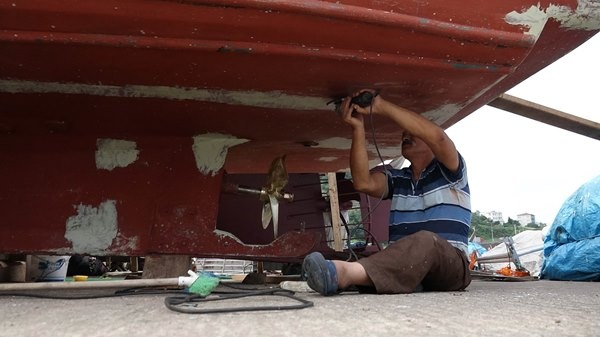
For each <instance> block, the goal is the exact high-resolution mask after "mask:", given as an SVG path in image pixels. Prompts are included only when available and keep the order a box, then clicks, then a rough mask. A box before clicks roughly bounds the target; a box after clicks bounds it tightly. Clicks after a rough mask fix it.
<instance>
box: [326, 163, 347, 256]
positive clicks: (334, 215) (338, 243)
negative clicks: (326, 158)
mask: <svg viewBox="0 0 600 337" xmlns="http://www.w3.org/2000/svg"><path fill="white" fill-rule="evenodd" d="M327 183H328V185H329V208H330V209H331V231H332V233H333V250H335V251H336V252H341V251H342V250H343V248H344V246H343V244H342V226H341V220H340V203H339V200H338V192H337V179H336V177H335V172H329V173H327Z"/></svg>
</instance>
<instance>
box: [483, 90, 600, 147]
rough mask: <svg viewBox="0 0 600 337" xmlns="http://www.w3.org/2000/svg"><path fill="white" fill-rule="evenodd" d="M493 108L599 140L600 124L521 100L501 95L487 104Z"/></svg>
mask: <svg viewBox="0 0 600 337" xmlns="http://www.w3.org/2000/svg"><path fill="white" fill-rule="evenodd" d="M488 105H489V106H493V107H494V108H498V109H502V110H506V111H508V112H512V113H514V114H517V115H520V116H523V117H527V118H531V119H533V120H536V121H538V122H542V123H545V124H549V125H552V126H556V127H559V128H561V129H564V130H567V131H571V132H575V133H578V134H580V135H583V136H587V137H590V138H594V139H597V140H600V123H596V122H593V121H590V120H587V119H585V118H581V117H578V116H574V115H571V114H568V113H565V112H562V111H559V110H556V109H552V108H549V107H546V106H543V105H540V104H537V103H533V102H531V101H527V100H524V99H522V98H518V97H514V96H511V95H508V94H502V95H500V96H499V97H498V98H496V99H495V100H493V101H491V102H490V103H488Z"/></svg>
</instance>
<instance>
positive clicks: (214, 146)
mask: <svg viewBox="0 0 600 337" xmlns="http://www.w3.org/2000/svg"><path fill="white" fill-rule="evenodd" d="M248 141H249V140H248V139H243V138H236V137H233V136H230V135H223V134H220V133H207V134H203V135H198V136H195V137H194V145H192V150H193V151H194V157H195V158H196V166H197V167H198V170H200V172H202V174H206V175H208V174H211V175H213V176H214V175H216V174H217V172H218V171H219V170H220V169H221V168H222V167H223V165H225V158H226V157H227V150H228V149H229V148H230V147H232V146H236V145H239V144H243V143H246V142H248Z"/></svg>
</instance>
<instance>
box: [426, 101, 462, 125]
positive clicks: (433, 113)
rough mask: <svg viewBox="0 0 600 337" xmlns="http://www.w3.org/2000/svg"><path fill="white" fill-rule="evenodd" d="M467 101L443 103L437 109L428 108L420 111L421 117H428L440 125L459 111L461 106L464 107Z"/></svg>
mask: <svg viewBox="0 0 600 337" xmlns="http://www.w3.org/2000/svg"><path fill="white" fill-rule="evenodd" d="M467 104H468V103H465V104H455V103H450V104H444V105H442V106H440V107H438V108H437V109H433V110H429V111H426V112H424V113H422V115H423V117H425V118H427V119H429V120H430V121H432V122H434V123H435V124H437V125H442V124H444V123H446V121H448V119H450V117H453V116H454V115H455V114H456V113H457V112H459V111H460V110H461V109H462V108H463V107H465V106H466V105H467Z"/></svg>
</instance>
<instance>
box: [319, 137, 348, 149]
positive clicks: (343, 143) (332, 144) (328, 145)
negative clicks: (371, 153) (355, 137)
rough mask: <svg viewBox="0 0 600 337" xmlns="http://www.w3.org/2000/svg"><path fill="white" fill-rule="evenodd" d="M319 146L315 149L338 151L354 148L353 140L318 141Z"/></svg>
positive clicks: (335, 138)
mask: <svg viewBox="0 0 600 337" xmlns="http://www.w3.org/2000/svg"><path fill="white" fill-rule="evenodd" d="M317 143H319V145H317V146H315V147H319V148H323V149H336V150H350V147H351V146H352V139H348V138H342V137H333V138H327V139H323V140H319V141H317Z"/></svg>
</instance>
